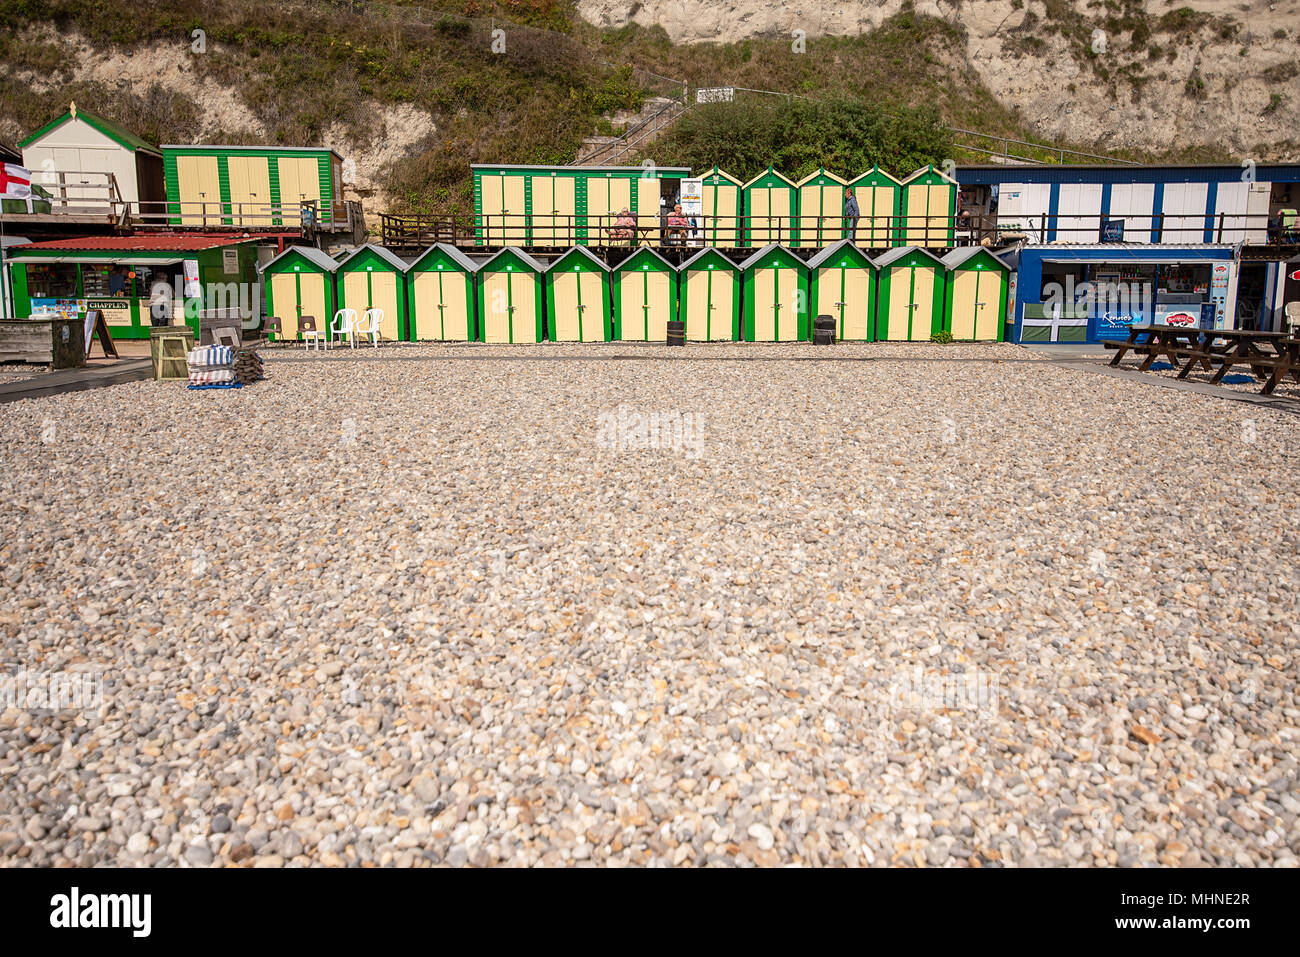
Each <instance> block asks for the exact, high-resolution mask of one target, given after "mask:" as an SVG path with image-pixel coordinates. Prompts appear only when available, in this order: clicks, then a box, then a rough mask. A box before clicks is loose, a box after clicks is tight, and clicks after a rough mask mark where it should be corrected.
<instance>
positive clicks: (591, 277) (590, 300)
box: [577, 271, 605, 342]
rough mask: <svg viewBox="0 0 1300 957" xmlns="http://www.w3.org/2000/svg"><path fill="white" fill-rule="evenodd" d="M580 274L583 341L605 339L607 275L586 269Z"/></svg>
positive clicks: (580, 314) (579, 310)
mask: <svg viewBox="0 0 1300 957" xmlns="http://www.w3.org/2000/svg"><path fill="white" fill-rule="evenodd" d="M577 275H578V287H579V291H580V292H581V293H582V297H581V302H579V303H578V315H579V317H580V318H581V319H582V335H581V336H580V338H581V339H582V341H583V342H604V341H605V295H604V293H605V288H604V287H605V276H604V274H603V273H598V272H591V271H585V272H582V273H579V274H577Z"/></svg>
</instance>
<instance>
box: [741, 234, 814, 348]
mask: <svg viewBox="0 0 1300 957" xmlns="http://www.w3.org/2000/svg"><path fill="white" fill-rule="evenodd" d="M740 270H741V274H742V276H743V280H742V282H743V286H744V291H743V292H742V294H741V303H742V305H741V308H742V316H743V319H742V325H743V332H742V335H743V337H744V340H745V341H746V342H796V341H799V340H803V339H807V338H808V328H809V325H810V323H809V319H808V268H807V267H806V266H805V265H804V263H803V262H802V261H801V260H800V259H799V257H797V256H796V255H795V254H794V253H792V252H791V251H790V250H789V249H787V248H786V247H785V246H780V245H777V244H776V243H772V244H770V245H768V246H764V247H763V248H762V249H760V250H759V251H758V252H756V253H754V255H752V256H750V257H749V258H748V259H746V260H745V261H744V262H743V263H741V264H740Z"/></svg>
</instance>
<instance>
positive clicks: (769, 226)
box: [741, 166, 799, 247]
mask: <svg viewBox="0 0 1300 957" xmlns="http://www.w3.org/2000/svg"><path fill="white" fill-rule="evenodd" d="M741 197H742V200H743V202H744V204H745V228H744V231H743V233H742V240H743V242H742V245H744V246H750V247H761V246H767V245H769V244H772V243H788V242H791V241H792V240H793V238H794V234H795V228H796V227H795V213H796V212H797V210H798V206H799V189H798V187H797V186H795V184H794V183H792V182H790V180H788V179H786V178H785V177H784V176H782V175H781V174H780V173H778V172H777V171H776V170H774V169H772V167H770V166H769V167H768V168H767V169H766V170H764V171H763V172H762V173H759V174H758V175H757V176H755V177H754V178H753V179H751V180H750V181H749V182H748V183H746V184H745V185H744V186H743V187H742V188H741Z"/></svg>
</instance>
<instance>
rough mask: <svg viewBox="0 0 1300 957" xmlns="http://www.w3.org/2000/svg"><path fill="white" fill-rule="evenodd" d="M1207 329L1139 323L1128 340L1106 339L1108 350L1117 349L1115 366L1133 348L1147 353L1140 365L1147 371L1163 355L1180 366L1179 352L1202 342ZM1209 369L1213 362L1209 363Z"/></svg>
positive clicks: (1138, 351) (1133, 326) (1132, 326)
mask: <svg viewBox="0 0 1300 957" xmlns="http://www.w3.org/2000/svg"><path fill="white" fill-rule="evenodd" d="M1204 332H1205V330H1203V329H1198V328H1197V327H1195V326H1171V325H1167V324H1165V323H1158V322H1135V323H1133V324H1132V325H1130V326H1129V327H1128V338H1127V339H1103V340H1102V344H1103V345H1104V346H1105V347H1106V348H1107V349H1114V350H1115V358H1113V359H1111V360H1110V364H1111V365H1113V366H1117V365H1119V362H1120V360H1121V359H1123V358H1124V354H1125V353H1126V352H1129V351H1130V350H1131V351H1133V352H1137V353H1139V354H1142V355H1145V356H1146V358H1145V359H1143V360H1142V362H1141V364H1139V365H1138V371H1139V372H1146V371H1147V369H1149V368H1150V367H1151V363H1153V362H1155V361H1156V359H1157V358H1159V357H1160V356H1162V355H1163V356H1165V357H1166V358H1168V359H1169V364H1170V365H1174V366H1176V365H1178V359H1179V358H1180V356H1179V351H1180V350H1183V349H1186V348H1188V347H1191V346H1194V345H1196V344H1198V343H1199V342H1200V338H1201V335H1202V333H1204ZM1206 368H1207V369H1208V368H1209V365H1208V364H1207V365H1206Z"/></svg>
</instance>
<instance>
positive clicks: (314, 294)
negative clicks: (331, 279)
mask: <svg viewBox="0 0 1300 957" xmlns="http://www.w3.org/2000/svg"><path fill="white" fill-rule="evenodd" d="M325 282H326V277H325V276H322V275H321V274H320V273H302V274H301V276H300V279H299V282H298V292H299V297H300V298H299V300H298V314H299V315H300V316H312V317H313V318H315V320H316V331H317V332H323V333H326V334H328V331H329V324H330V319H332V318H333V317H332V316H331V315H330V312H329V306H328V305H327V304H326V302H325Z"/></svg>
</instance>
